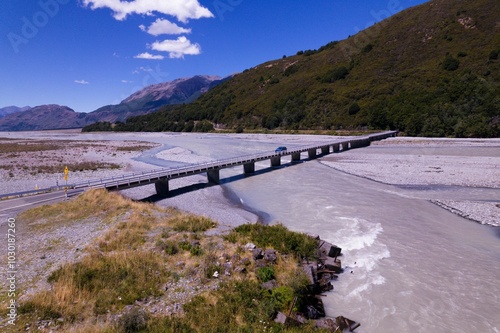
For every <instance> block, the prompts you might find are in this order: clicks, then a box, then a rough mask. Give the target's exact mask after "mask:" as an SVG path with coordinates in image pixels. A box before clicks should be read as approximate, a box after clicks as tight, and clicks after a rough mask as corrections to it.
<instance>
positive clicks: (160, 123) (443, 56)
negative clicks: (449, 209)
mask: <svg viewBox="0 0 500 333" xmlns="http://www.w3.org/2000/svg"><path fill="white" fill-rule="evenodd" d="M332 24H333V23H332ZM499 53H500V2H499V1H498V0H436V1H430V2H427V3H425V4H422V5H420V6H416V7H413V8H409V9H407V10H405V11H403V12H401V13H399V14H396V15H394V16H392V17H390V18H389V19H386V20H384V21H381V22H379V23H377V24H375V25H373V26H372V27H370V28H368V29H366V30H364V31H362V32H360V33H358V34H357V35H355V36H352V37H349V38H348V39H346V40H343V41H340V42H331V43H329V44H327V45H325V46H323V47H320V48H319V49H317V50H304V51H299V52H297V54H296V55H294V56H288V57H285V56H284V57H283V58H282V59H278V60H273V61H269V62H266V63H263V64H260V65H258V66H255V67H254V68H251V69H248V70H246V71H244V72H243V73H241V74H239V75H236V76H235V77H234V78H233V79H231V80H228V81H226V82H225V83H224V84H221V85H219V86H217V87H215V88H213V89H211V90H210V91H209V92H208V93H206V94H205V95H203V96H201V97H200V98H199V99H198V100H196V101H195V102H194V103H191V104H188V105H182V106H177V107H166V108H164V109H162V110H161V111H159V112H156V113H154V114H150V115H146V116H140V117H133V118H129V119H128V120H127V122H126V124H121V123H120V124H117V125H116V126H115V127H114V128H115V129H116V130H138V131H171V130H174V131H182V130H184V131H190V130H210V129H211V128H212V125H215V126H220V127H225V128H229V129H233V130H236V129H238V130H242V129H248V130H250V129H251V130H255V129H262V128H267V129H284V130H299V129H333V130H335V129H362V128H372V129H386V128H390V129H399V130H401V131H402V132H404V133H405V134H407V135H422V136H456V137H492V136H500V82H499V81H500V59H499ZM100 125H101V127H103V128H106V127H109V125H106V124H100ZM103 125H105V126H103ZM90 129H91V128H90Z"/></svg>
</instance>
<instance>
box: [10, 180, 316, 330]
mask: <svg viewBox="0 0 500 333" xmlns="http://www.w3.org/2000/svg"><path fill="white" fill-rule="evenodd" d="M41 216H42V217H43V218H44V219H46V220H47V221H51V223H54V222H57V223H68V222H67V221H68V220H78V219H80V220H81V219H86V218H90V217H92V218H94V217H96V218H99V219H102V220H107V221H115V222H114V223H113V224H112V225H111V227H110V228H109V230H108V231H107V232H106V234H104V235H102V236H101V237H99V238H97V239H96V240H95V241H94V242H93V243H92V244H89V245H88V246H87V248H86V250H85V251H86V253H87V254H86V255H85V256H83V257H82V258H81V259H80V260H79V261H78V262H75V263H68V264H65V265H63V266H62V267H60V268H58V269H56V270H55V271H54V272H52V273H51V275H50V276H49V279H48V281H49V283H50V284H51V289H50V290H46V291H42V292H39V293H37V294H35V295H34V296H32V297H30V298H29V299H28V300H27V301H24V302H22V304H21V306H20V307H19V313H20V318H19V320H18V323H17V325H16V328H18V332H21V331H25V327H27V326H26V325H28V327H30V328H35V327H39V326H40V324H41V323H47V325H48V326H47V327H48V328H47V329H49V330H53V331H56V332H79V333H80V332H110V333H118V332H132V331H142V332H221V330H220V329H221V327H224V329H223V330H222V331H240V328H241V329H243V330H244V331H248V332H254V331H259V330H262V329H263V328H264V324H263V321H264V322H266V323H265V325H266V327H267V328H268V329H271V326H273V328H276V329H279V330H278V331H280V332H299V330H294V329H283V327H280V326H276V325H277V324H272V323H270V322H271V320H270V318H271V316H272V315H273V314H274V313H275V311H276V310H277V309H284V308H285V307H289V305H290V302H291V300H292V296H293V292H294V291H295V290H300V288H301V287H303V286H304V283H305V282H304V281H306V280H305V279H304V277H303V274H301V273H300V270H299V269H298V268H297V265H296V263H297V261H296V259H295V257H294V256H293V255H288V256H281V255H278V262H277V264H276V266H275V267H274V270H275V272H276V280H277V282H278V284H279V286H280V287H279V288H278V289H277V291H273V292H272V293H270V292H268V291H263V290H262V289H261V287H260V282H259V280H258V278H257V277H256V274H255V272H256V267H255V264H254V262H253V260H251V252H249V251H245V250H244V249H243V245H242V243H238V242H229V241H228V240H224V239H223V238H222V237H220V236H206V235H205V234H204V231H206V230H208V229H209V228H211V227H214V226H215V225H216V223H215V222H214V221H212V220H210V219H207V218H204V217H199V216H195V215H192V214H186V213H183V212H180V211H178V210H176V209H162V208H159V207H157V206H154V205H152V204H146V203H138V202H133V201H131V200H129V199H126V198H124V197H122V196H120V195H119V194H116V193H108V192H106V191H104V190H92V191H89V192H87V193H85V194H83V195H81V196H80V197H78V198H75V199H73V200H70V201H68V202H64V203H60V204H56V205H52V206H44V207H40V208H35V209H32V210H30V211H27V212H25V213H23V215H22V219H25V220H26V221H31V222H33V221H35V220H36V219H39V218H40V217H41ZM20 220H21V217H20ZM245 230H246V229H245ZM259 230H260V229H259ZM273 230H274V229H273ZM277 230H278V231H280V232H281V231H282V230H281V229H277ZM247 231H248V230H247ZM233 236H234V238H240V237H239V236H237V235H233ZM247 236H248V234H246V233H244V234H243V236H241V239H245V241H246V239H247V238H248V237H247ZM286 237H290V236H289V234H288V233H287V234H286ZM250 240H252V239H250ZM229 262H231V265H233V264H234V265H242V264H241V263H242V262H244V264H243V265H245V268H246V273H236V272H233V271H232V270H231V269H232V268H231V269H230V270H229V271H230V272H231V273H230V274H227V275H226V274H225V267H226V268H227V267H228V266H227V264H228V263H229ZM231 267H232V266H231ZM215 271H217V272H218V273H219V277H218V278H214V276H213V273H214V272H215ZM219 283H221V285H220V286H219V288H217V290H216V291H211V290H212V289H213V288H215V286H216V285H218V284H219ZM165 286H168V288H165ZM150 302H153V303H158V304H161V308H165V307H167V306H169V305H172V304H174V303H176V302H181V303H182V304H184V306H183V307H184V310H185V313H184V315H183V316H164V315H150V314H144V311H143V310H144V309H147V307H144V304H149V303H150ZM137 304H139V306H138V305H137ZM141 304H142V305H141ZM130 305H134V308H132V309H130V308H129V307H128V306H130ZM139 327H141V328H142V330H139V329H138V328H139ZM308 329H309V328H308Z"/></svg>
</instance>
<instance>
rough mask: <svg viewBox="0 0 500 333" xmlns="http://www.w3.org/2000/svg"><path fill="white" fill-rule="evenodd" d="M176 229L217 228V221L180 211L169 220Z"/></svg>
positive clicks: (201, 229) (199, 230) (201, 230)
mask: <svg viewBox="0 0 500 333" xmlns="http://www.w3.org/2000/svg"><path fill="white" fill-rule="evenodd" d="M168 223H169V225H170V226H171V227H172V229H174V230H175V231H189V232H203V231H207V230H208V229H212V228H215V227H216V226H217V223H216V222H214V221H213V220H211V219H209V218H206V217H204V216H197V215H193V214H187V213H180V214H178V215H177V216H174V217H172V218H171V219H170V220H169V221H168Z"/></svg>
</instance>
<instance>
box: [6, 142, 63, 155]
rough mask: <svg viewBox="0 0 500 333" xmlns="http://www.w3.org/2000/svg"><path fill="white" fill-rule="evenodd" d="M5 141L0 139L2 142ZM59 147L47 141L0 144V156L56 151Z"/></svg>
mask: <svg viewBox="0 0 500 333" xmlns="http://www.w3.org/2000/svg"><path fill="white" fill-rule="evenodd" d="M3 140H5V139H1V141H3ZM60 148H61V146H60V145H59V144H56V143H52V142H49V141H31V140H23V141H22V142H0V154H8V153H21V152H34V151H47V150H58V149H60Z"/></svg>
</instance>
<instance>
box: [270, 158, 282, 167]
mask: <svg viewBox="0 0 500 333" xmlns="http://www.w3.org/2000/svg"><path fill="white" fill-rule="evenodd" d="M280 165H281V156H273V157H271V166H272V167H276V166H280Z"/></svg>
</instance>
